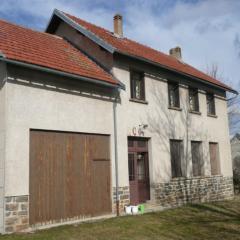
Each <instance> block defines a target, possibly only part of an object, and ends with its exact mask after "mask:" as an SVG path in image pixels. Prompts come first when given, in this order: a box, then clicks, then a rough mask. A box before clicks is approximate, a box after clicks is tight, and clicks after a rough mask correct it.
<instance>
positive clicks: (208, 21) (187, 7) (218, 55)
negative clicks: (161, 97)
mask: <svg viewBox="0 0 240 240" xmlns="http://www.w3.org/2000/svg"><path fill="white" fill-rule="evenodd" d="M54 8H57V9H59V10H63V11H65V12H69V13H71V14H73V15H76V16H79V17H81V18H83V19H86V20H88V21H90V22H93V23H95V24H98V25H101V26H104V27H105V28H108V29H112V27H113V26H112V25H113V24H112V17H113V15H114V14H115V13H116V12H118V13H121V14H122V15H123V17H124V34H125V35H126V36H127V37H130V38H132V39H134V40H137V41H140V42H142V43H144V44H147V45H149V46H151V47H154V48H157V49H159V50H161V51H163V52H166V53H167V52H168V50H169V49H170V48H172V47H174V46H177V45H179V46H181V47H182V51H183V52H182V53H183V58H184V61H186V62H187V63H190V64H192V65H193V66H195V67H197V68H200V69H201V70H204V71H206V69H207V65H208V66H211V65H212V64H215V65H216V64H217V65H218V67H219V73H220V75H221V76H222V77H223V78H224V79H227V81H228V82H230V83H231V84H232V85H233V86H234V87H235V88H237V89H240V1H239V0H121V1H120V0H119V1H117V0H115V1H114V0H112V1H110V0H75V1H69V0H35V1H34V0H1V7H0V18H2V19H6V20H8V21H11V22H14V23H17V24H21V25H24V26H27V27H30V28H34V29H38V30H40V31H44V29H45V27H46V25H47V23H48V20H49V18H50V16H51V14H52V11H53V9H54Z"/></svg>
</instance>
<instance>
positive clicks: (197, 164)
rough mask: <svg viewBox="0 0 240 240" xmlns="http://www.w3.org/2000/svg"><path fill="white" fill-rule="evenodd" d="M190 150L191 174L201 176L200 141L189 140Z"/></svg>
mask: <svg viewBox="0 0 240 240" xmlns="http://www.w3.org/2000/svg"><path fill="white" fill-rule="evenodd" d="M191 151H192V172H193V176H194V177H196V176H202V175H203V174H204V173H203V172H204V171H203V159H202V142H196V141H191Z"/></svg>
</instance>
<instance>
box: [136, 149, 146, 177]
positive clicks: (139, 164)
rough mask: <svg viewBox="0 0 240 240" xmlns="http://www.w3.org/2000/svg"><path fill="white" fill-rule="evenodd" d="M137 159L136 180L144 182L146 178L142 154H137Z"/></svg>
mask: <svg viewBox="0 0 240 240" xmlns="http://www.w3.org/2000/svg"><path fill="white" fill-rule="evenodd" d="M137 158H138V160H137V173H138V180H144V179H145V177H146V169H145V158H144V154H143V153H138V155H137Z"/></svg>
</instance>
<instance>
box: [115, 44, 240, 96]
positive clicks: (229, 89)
mask: <svg viewBox="0 0 240 240" xmlns="http://www.w3.org/2000/svg"><path fill="white" fill-rule="evenodd" d="M116 52H117V53H119V54H122V55H125V56H128V57H131V58H135V59H137V60H140V61H144V62H147V63H150V64H152V65H155V66H158V67H161V68H164V69H167V70H170V71H173V72H175V73H178V74H181V75H184V76H186V77H189V78H192V79H194V80H197V81H199V82H202V83H204V84H207V85H210V86H213V87H218V88H220V89H223V90H225V91H226V90H227V91H229V92H231V93H234V94H236V95H238V91H236V90H234V89H232V88H227V87H223V86H220V85H218V84H214V83H211V82H209V81H206V80H203V79H201V78H197V77H194V76H192V75H190V74H186V73H184V72H181V71H177V70H175V69H173V68H170V67H167V66H165V65H162V64H160V63H156V62H153V61H151V60H149V59H147V58H143V57H139V56H135V55H132V54H129V53H126V52H122V51H120V50H118V49H116Z"/></svg>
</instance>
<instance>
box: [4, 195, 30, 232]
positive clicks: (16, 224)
mask: <svg viewBox="0 0 240 240" xmlns="http://www.w3.org/2000/svg"><path fill="white" fill-rule="evenodd" d="M28 199H29V198H28V196H16V197H6V198H5V221H4V222H5V233H11V232H20V231H24V230H27V229H28V227H29V211H28V210H29V200H28Z"/></svg>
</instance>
